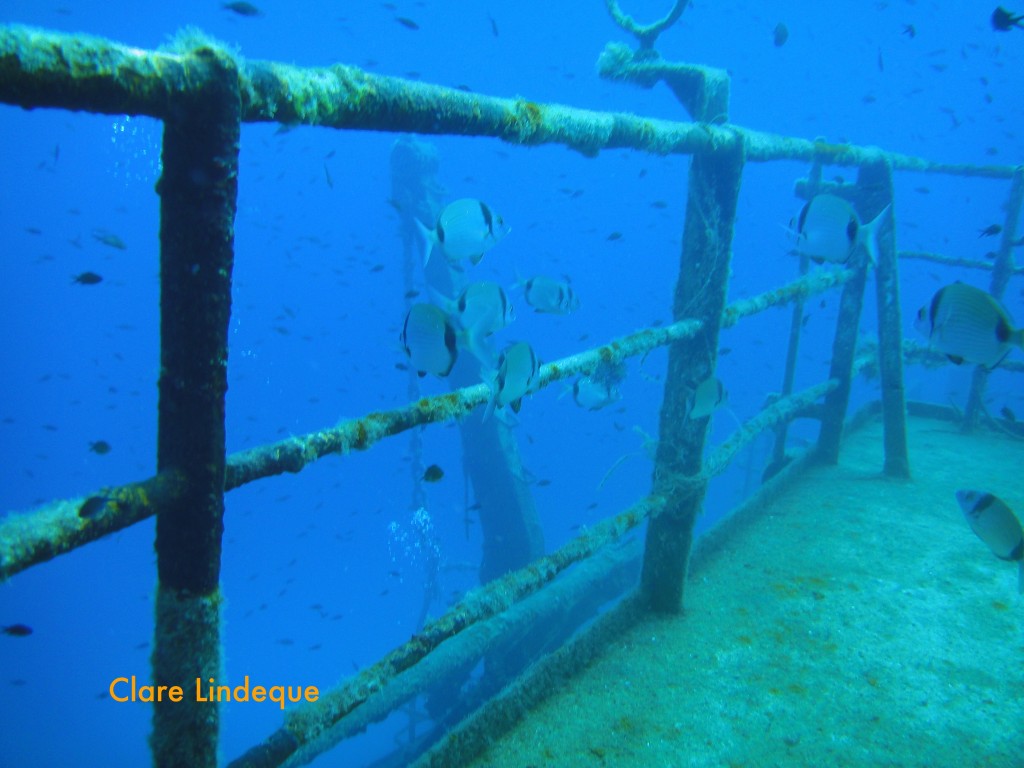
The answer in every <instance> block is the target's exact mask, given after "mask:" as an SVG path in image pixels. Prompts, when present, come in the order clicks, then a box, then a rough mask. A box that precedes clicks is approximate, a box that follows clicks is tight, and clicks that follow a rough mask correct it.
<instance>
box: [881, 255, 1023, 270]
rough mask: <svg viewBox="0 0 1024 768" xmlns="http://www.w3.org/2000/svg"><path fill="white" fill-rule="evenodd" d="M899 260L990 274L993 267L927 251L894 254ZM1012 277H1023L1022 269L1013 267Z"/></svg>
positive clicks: (981, 262)
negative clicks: (923, 262)
mask: <svg viewBox="0 0 1024 768" xmlns="http://www.w3.org/2000/svg"><path fill="white" fill-rule="evenodd" d="M896 255H897V256H898V257H899V258H901V259H916V260H919V261H933V262H935V263H936V264H942V265H944V266H947V267H966V268H967V269H981V270H986V271H988V272H991V271H992V270H993V269H994V268H995V265H994V264H993V263H992V262H991V261H978V260H977V259H962V258H959V257H957V256H944V255H942V254H941V253H929V252H927V251H900V252H899V253H897V254H896ZM1012 274H1014V275H1024V267H1015V268H1014V269H1013V270H1012Z"/></svg>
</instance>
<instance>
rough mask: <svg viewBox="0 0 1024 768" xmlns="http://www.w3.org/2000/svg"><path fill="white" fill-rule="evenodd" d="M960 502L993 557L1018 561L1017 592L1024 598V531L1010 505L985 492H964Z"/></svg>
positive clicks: (968, 520) (962, 491)
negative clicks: (1023, 595)
mask: <svg viewBox="0 0 1024 768" xmlns="http://www.w3.org/2000/svg"><path fill="white" fill-rule="evenodd" d="M956 500H957V501H958V502H960V508H961V509H962V510H963V512H964V517H965V518H966V519H967V524H968V525H970V526H971V530H972V531H974V532H975V533H976V534H977V535H978V538H979V539H981V540H982V541H983V542H985V544H987V545H988V548H989V549H991V550H992V554H994V555H995V556H996V557H998V558H999V559H1000V560H1008V561H1011V562H1012V561H1016V562H1017V563H1018V569H1017V591H1018V592H1020V593H1021V594H1024V530H1022V529H1021V526H1020V521H1019V520H1018V519H1017V516H1016V515H1014V514H1013V510H1011V509H1010V508H1009V507H1008V506H1007V505H1006V502H1005V501H1003V500H1002V499H1000V498H999V497H998V496H993V495H992V494H991V493H986V492H985V491H972V490H960V491H957V492H956Z"/></svg>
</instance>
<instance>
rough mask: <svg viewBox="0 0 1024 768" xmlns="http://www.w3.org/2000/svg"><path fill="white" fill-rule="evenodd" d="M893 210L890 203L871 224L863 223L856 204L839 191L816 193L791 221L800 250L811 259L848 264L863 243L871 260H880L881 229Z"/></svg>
mask: <svg viewBox="0 0 1024 768" xmlns="http://www.w3.org/2000/svg"><path fill="white" fill-rule="evenodd" d="M888 211H889V206H888V205H887V206H886V207H885V208H884V209H883V210H882V212H881V213H879V214H878V215H877V216H876V217H875V218H874V219H872V220H871V221H869V222H868V223H867V224H861V223H860V219H859V218H858V217H857V212H856V211H855V210H853V206H852V205H850V204H849V203H848V202H846V201H845V200H843V199H842V198H841V197H836V196H835V195H815V196H814V197H812V198H811V199H810V200H808V201H807V203H806V204H805V205H804V207H803V209H802V210H801V211H800V215H799V217H798V218H797V220H796V221H795V222H793V223H791V226H793V224H795V227H793V230H792V231H793V233H794V234H795V236H796V252H797V253H798V254H803V255H806V256H807V257H808V258H810V259H811V261H813V262H815V263H818V264H822V263H824V262H826V261H829V262H833V263H836V264H845V263H847V262H848V261H849V260H850V258H851V257H852V256H853V254H854V252H855V251H856V250H857V246H863V247H864V249H865V250H866V251H867V254H868V261H869V262H870V263H871V264H874V263H876V262H877V261H878V230H879V228H880V225H881V223H882V220H883V219H884V218H885V215H886V214H887V213H888Z"/></svg>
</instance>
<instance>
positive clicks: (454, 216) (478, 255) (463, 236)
mask: <svg viewBox="0 0 1024 768" xmlns="http://www.w3.org/2000/svg"><path fill="white" fill-rule="evenodd" d="M416 226H417V229H418V230H419V232H420V235H421V237H422V238H423V245H424V248H425V249H426V254H425V256H424V260H423V263H424V264H426V263H427V262H428V261H429V260H430V254H431V253H433V251H434V248H435V247H437V246H440V248H441V250H443V251H444V253H445V255H446V256H447V257H448V258H449V259H452V260H453V261H458V260H459V259H469V260H470V262H472V263H473V265H476V264H479V263H480V260H481V259H482V258H483V257H484V254H485V253H487V251H489V250H490V249H491V248H493V247H494V246H496V245H497V244H498V243H499V242H501V240H502V239H503V238H504V237H505V236H506V235H507V234H508V233H509V232H510V231H511V227H508V226H507V225H506V224H505V220H504V219H502V218H501V216H499V215H498V214H496V213H495V212H494V211H492V210H491V208H490V206H488V205H487V203H483V202H481V201H479V200H474V199H472V198H468V197H464V198H461V199H459V200H456V201H454V202H452V203H449V204H448V205H446V206H445V207H444V208H443V209H441V213H440V214H438V217H437V223H436V224H435V225H434V228H433V229H427V227H426V226H425V225H424V224H423V223H422V222H421V221H420V220H419V219H416Z"/></svg>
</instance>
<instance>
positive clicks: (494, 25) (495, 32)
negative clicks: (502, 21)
mask: <svg viewBox="0 0 1024 768" xmlns="http://www.w3.org/2000/svg"><path fill="white" fill-rule="evenodd" d="M487 20H488V21H490V22H491V34H492V35H494V36H495V37H497V36H498V22H496V21H495V20H494V17H493V16H491V14H489V13H488V14H487Z"/></svg>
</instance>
